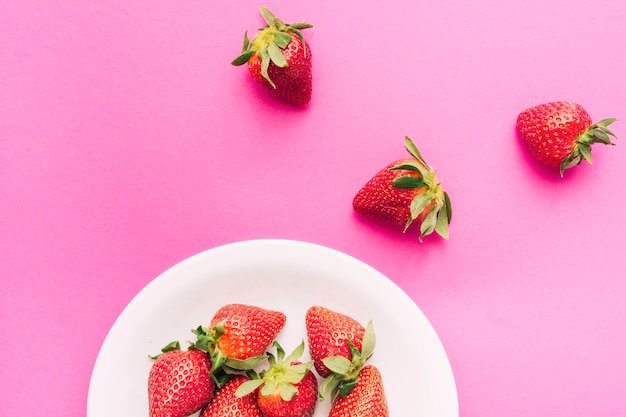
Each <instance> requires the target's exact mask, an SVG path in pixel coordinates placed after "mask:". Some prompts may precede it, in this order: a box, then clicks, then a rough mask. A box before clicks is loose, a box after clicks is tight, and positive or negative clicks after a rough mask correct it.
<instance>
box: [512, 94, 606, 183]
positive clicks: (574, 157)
mask: <svg viewBox="0 0 626 417" xmlns="http://www.w3.org/2000/svg"><path fill="white" fill-rule="evenodd" d="M616 120H617V119H604V120H601V121H599V122H598V123H592V121H591V117H590V116H589V114H588V113H587V111H586V110H585V109H584V108H583V107H582V106H580V105H579V104H576V103H572V102H567V101H556V102H552V103H545V104H541V105H538V106H535V107H532V108H529V109H526V110H524V111H523V112H521V113H520V114H519V116H518V118H517V129H518V130H519V132H520V134H521V137H522V139H523V141H524V143H525V144H526V146H527V147H528V149H529V150H530V152H531V154H532V155H533V157H534V158H535V159H537V160H538V161H540V162H542V163H543V164H545V165H548V166H551V167H555V168H559V169H560V173H561V176H563V172H564V171H565V170H566V169H568V168H571V167H573V166H576V165H578V164H580V163H581V162H582V161H583V159H585V160H587V162H589V163H591V162H592V158H591V146H592V145H593V144H595V143H602V144H605V145H614V143H613V142H611V136H613V137H614V138H615V137H616V136H615V134H614V133H613V132H611V131H610V130H609V129H608V127H607V126H609V125H610V124H611V123H613V122H615V121H616Z"/></svg>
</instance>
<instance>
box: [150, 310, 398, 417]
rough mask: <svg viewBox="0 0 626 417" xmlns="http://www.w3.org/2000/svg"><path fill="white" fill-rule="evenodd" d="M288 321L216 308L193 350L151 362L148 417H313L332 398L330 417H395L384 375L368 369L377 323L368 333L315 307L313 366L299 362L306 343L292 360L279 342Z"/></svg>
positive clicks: (171, 348) (174, 346) (310, 320)
mask: <svg viewBox="0 0 626 417" xmlns="http://www.w3.org/2000/svg"><path fill="white" fill-rule="evenodd" d="M285 322H286V316H285V314H283V313H282V312H279V311H272V310H267V309H263V308H260V307H257V306H252V305H247V304H228V305H225V306H223V307H221V308H220V309H218V310H217V312H216V313H215V314H214V316H213V318H212V319H211V321H210V325H209V326H208V327H204V326H199V327H198V328H196V329H195V330H193V333H194V334H195V335H196V341H195V342H194V343H193V344H191V345H190V346H189V348H188V349H187V350H181V349H180V343H179V342H173V343H171V344H169V345H167V346H166V347H165V348H163V349H162V352H163V353H161V354H159V355H157V356H155V357H153V359H155V361H154V363H153V364H152V367H151V369H150V374H149V376H148V398H149V409H150V417H187V416H190V415H191V414H194V413H196V412H198V411H201V413H200V417H228V416H240V417H312V416H313V413H314V411H315V406H316V404H317V403H318V401H320V400H324V399H326V398H329V400H330V401H331V402H332V406H331V411H330V414H329V416H330V417H355V416H360V417H387V416H389V410H388V407H387V400H386V397H385V392H384V388H383V382H382V377H381V374H380V371H379V370H378V368H376V367H375V366H374V365H370V364H367V361H368V359H369V358H370V357H371V356H372V354H373V353H374V347H375V344H376V337H375V335H374V330H373V326H372V323H371V322H369V323H368V325H367V327H363V326H362V325H361V324H360V323H359V322H358V321H356V320H355V319H353V318H352V317H350V316H347V315H344V314H341V313H338V312H335V311H332V310H329V309H327V308H324V307H320V306H313V307H311V308H309V310H308V311H307V312H306V316H305V322H306V333H307V340H308V344H309V351H310V354H311V361H308V362H301V361H300V358H301V356H302V354H303V353H304V349H305V345H304V341H303V342H302V343H301V344H300V345H299V346H298V347H296V348H295V349H294V351H293V352H292V353H291V354H289V355H286V354H285V351H284V350H283V348H282V347H281V346H280V344H279V343H278V342H277V341H276V337H277V335H278V334H279V333H280V331H281V330H282V328H283V327H284V325H285ZM272 345H273V347H274V348H275V350H276V354H275V355H274V354H273V353H271V352H269V351H268V349H269V348H270V346H272ZM264 365H266V366H265V368H264V369H263V370H261V371H259V369H260V368H263V367H264ZM313 369H315V371H316V372H317V374H318V375H319V377H320V378H321V379H322V380H323V381H322V383H321V384H319V386H318V379H317V377H316V376H315V375H314V373H313V372H312V370H313Z"/></svg>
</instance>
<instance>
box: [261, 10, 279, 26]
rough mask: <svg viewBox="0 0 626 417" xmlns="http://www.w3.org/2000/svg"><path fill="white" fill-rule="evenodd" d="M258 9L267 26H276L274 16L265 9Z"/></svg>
mask: <svg viewBox="0 0 626 417" xmlns="http://www.w3.org/2000/svg"><path fill="white" fill-rule="evenodd" d="M259 9H260V10H261V16H263V19H264V20H265V22H266V23H267V24H268V26H276V16H274V13H272V12H270V11H269V10H267V9H266V8H265V7H259Z"/></svg>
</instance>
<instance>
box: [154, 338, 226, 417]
mask: <svg viewBox="0 0 626 417" xmlns="http://www.w3.org/2000/svg"><path fill="white" fill-rule="evenodd" d="M210 370H211V361H210V359H209V357H208V355H207V354H206V353H205V352H202V351H200V350H188V351H181V350H170V351H165V353H163V354H162V355H160V356H158V357H157V358H156V360H155V361H154V363H153V364H152V367H151V369H150V374H149V376H148V399H149V408H150V417H186V416H189V415H191V414H193V413H195V412H197V411H199V410H200V409H202V407H204V406H205V405H207V404H208V402H209V401H210V400H211V398H212V397H213V392H214V388H215V384H214V383H213V380H212V379H211V378H210V377H209V372H210Z"/></svg>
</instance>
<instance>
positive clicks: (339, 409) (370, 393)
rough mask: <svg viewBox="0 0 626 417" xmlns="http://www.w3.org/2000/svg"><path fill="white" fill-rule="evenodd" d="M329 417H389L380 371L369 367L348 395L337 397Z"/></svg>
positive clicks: (361, 372)
mask: <svg viewBox="0 0 626 417" xmlns="http://www.w3.org/2000/svg"><path fill="white" fill-rule="evenodd" d="M328 417H389V407H388V405H387V398H386V396H385V388H384V386H383V379H382V376H381V373H380V370H379V369H378V368H377V367H375V366H374V365H367V366H365V367H364V368H363V369H361V371H360V372H359V379H358V381H357V382H356V384H355V385H354V387H352V389H351V390H350V391H349V392H348V393H347V394H346V395H341V394H340V395H337V396H336V397H335V399H334V400H333V403H332V406H331V409H330V413H329V414H328Z"/></svg>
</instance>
